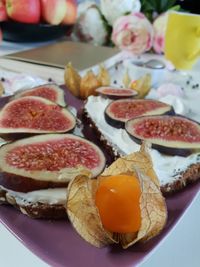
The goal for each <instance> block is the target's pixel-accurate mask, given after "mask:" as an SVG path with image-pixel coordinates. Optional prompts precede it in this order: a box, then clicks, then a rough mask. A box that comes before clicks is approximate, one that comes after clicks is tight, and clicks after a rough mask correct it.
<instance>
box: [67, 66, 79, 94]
mask: <svg viewBox="0 0 200 267" xmlns="http://www.w3.org/2000/svg"><path fill="white" fill-rule="evenodd" d="M64 79H65V85H66V87H67V88H68V89H69V91H70V92H71V93H72V94H73V95H74V96H76V97H79V95H80V84H81V76H80V75H79V74H78V72H77V71H76V70H75V69H74V68H73V67H72V64H71V63H69V64H67V66H66V68H65V73H64Z"/></svg>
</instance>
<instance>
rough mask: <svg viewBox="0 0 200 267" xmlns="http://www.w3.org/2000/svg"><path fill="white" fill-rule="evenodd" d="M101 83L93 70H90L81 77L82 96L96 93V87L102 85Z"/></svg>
mask: <svg viewBox="0 0 200 267" xmlns="http://www.w3.org/2000/svg"><path fill="white" fill-rule="evenodd" d="M100 86H101V83H100V81H99V80H98V79H97V76H96V75H95V74H94V72H93V71H92V70H89V71H88V72H87V73H86V75H85V76H83V77H82V79H81V84H80V97H81V98H82V99H86V98H87V97H88V96H90V95H96V94H97V93H96V91H95V89H96V88H98V87H100Z"/></svg>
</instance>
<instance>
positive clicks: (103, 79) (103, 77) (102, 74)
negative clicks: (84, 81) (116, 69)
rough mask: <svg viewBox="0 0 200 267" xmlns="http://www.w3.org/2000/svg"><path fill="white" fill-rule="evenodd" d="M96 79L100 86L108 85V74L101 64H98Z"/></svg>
mask: <svg viewBox="0 0 200 267" xmlns="http://www.w3.org/2000/svg"><path fill="white" fill-rule="evenodd" d="M97 79H98V81H99V82H100V84H101V86H106V85H110V74H109V72H108V71H107V69H106V68H105V67H104V66H103V65H100V66H99V73H98V75H97Z"/></svg>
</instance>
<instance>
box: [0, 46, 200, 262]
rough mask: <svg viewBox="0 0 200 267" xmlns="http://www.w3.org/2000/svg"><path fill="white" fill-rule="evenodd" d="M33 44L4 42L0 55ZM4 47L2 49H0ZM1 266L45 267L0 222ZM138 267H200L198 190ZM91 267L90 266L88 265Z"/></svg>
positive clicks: (199, 197) (199, 206)
mask: <svg viewBox="0 0 200 267" xmlns="http://www.w3.org/2000/svg"><path fill="white" fill-rule="evenodd" d="M31 47H33V45H32V44H29V45H24V44H21V45H13V44H9V43H3V46H0V54H5V53H8V52H14V51H19V50H21V49H28V48H31ZM2 48H3V49H2ZM0 266H2V267H12V266H15V267H26V266H29V267H35V266H37V267H47V266H48V264H46V263H45V262H43V261H42V260H40V259H39V258H38V257H37V256H35V255H34V254H33V253H32V252H30V251H29V250H28V249H27V248H26V247H24V246H23V245H22V244H21V242H20V241H18V240H17V239H16V238H15V237H14V236H13V235H12V234H11V233H10V232H9V231H8V230H7V229H6V228H5V227H4V226H3V225H1V224H0ZM139 266H140V267H169V266H170V267H189V266H191V267H199V266H200V193H199V194H198V195H197V196H196V198H195V200H194V201H193V203H192V204H191V206H190V207H189V209H188V210H187V211H186V212H185V214H184V216H183V217H182V219H181V220H180V221H179V223H178V224H177V225H176V226H175V227H174V229H173V230H172V231H171V232H170V234H169V235H168V236H167V237H166V238H165V239H164V240H163V241H162V242H161V243H160V245H159V246H158V247H157V248H156V250H155V251H153V253H152V254H151V255H150V256H149V257H148V258H147V259H146V261H144V262H143V263H141V264H140V265H139ZM63 267H64V266H63ZM88 267H90V266H88Z"/></svg>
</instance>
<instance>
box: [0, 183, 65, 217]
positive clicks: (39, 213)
mask: <svg viewBox="0 0 200 267" xmlns="http://www.w3.org/2000/svg"><path fill="white" fill-rule="evenodd" d="M63 191H66V188H63ZM65 195H66V194H65ZM65 198H66V196H65ZM65 198H63V203H59V202H58V203H56V201H55V202H54V203H51V202H49V203H48V202H44V201H41V200H40V199H38V201H36V200H34V201H30V197H29V196H28V195H27V194H23V193H22V194H21V195H20V193H19V192H12V191H10V190H7V189H5V188H2V187H0V204H8V205H12V206H14V207H15V208H17V209H18V210H20V211H21V212H22V213H23V214H25V215H27V216H29V217H31V218H34V219H66V218H67V214H66V211H65V206H64V202H65Z"/></svg>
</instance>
